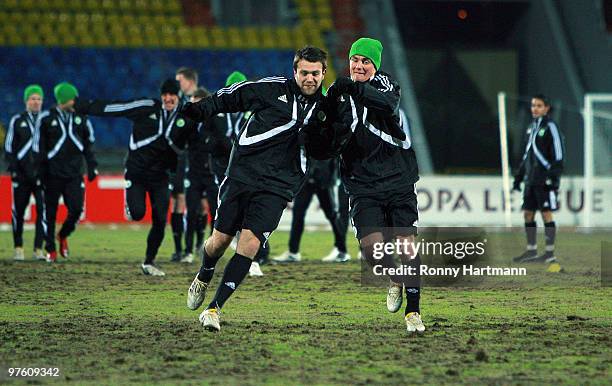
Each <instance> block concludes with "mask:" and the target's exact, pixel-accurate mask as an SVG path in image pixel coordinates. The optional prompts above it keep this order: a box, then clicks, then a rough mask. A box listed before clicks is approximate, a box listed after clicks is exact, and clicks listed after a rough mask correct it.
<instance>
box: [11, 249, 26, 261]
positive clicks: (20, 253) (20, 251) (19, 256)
mask: <svg viewBox="0 0 612 386" xmlns="http://www.w3.org/2000/svg"><path fill="white" fill-rule="evenodd" d="M13 260H15V261H24V260H25V255H24V253H23V248H21V247H17V248H15V256H13Z"/></svg>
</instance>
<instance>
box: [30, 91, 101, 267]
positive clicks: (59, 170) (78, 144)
mask: <svg viewBox="0 0 612 386" xmlns="http://www.w3.org/2000/svg"><path fill="white" fill-rule="evenodd" d="M53 94H54V95H55V100H56V101H57V105H56V106H55V108H53V109H51V110H50V111H49V114H48V115H46V116H45V117H43V118H42V120H41V122H40V130H39V132H38V135H37V136H36V139H35V141H34V145H33V147H34V151H35V152H37V153H38V154H39V163H40V165H41V166H40V167H41V175H42V182H43V186H44V190H45V212H46V218H45V220H46V225H47V232H46V235H45V239H46V240H45V241H46V243H45V244H46V245H45V249H46V250H47V252H48V260H49V261H50V262H54V261H55V260H56V259H57V252H56V248H55V247H56V246H55V238H54V237H55V219H56V215H57V208H58V205H59V198H60V196H62V197H63V198H64V204H65V205H66V207H67V208H68V216H67V217H66V220H65V221H64V223H63V224H62V227H61V229H60V231H59V232H58V233H57V239H58V241H59V244H60V251H59V252H60V254H61V255H62V256H63V257H68V254H69V250H68V236H70V235H71V234H72V232H74V230H75V229H76V224H77V223H78V222H79V219H80V217H81V213H83V202H84V195H85V183H84V181H83V171H82V168H83V158H85V162H86V165H87V179H88V180H89V181H90V182H91V181H93V180H94V179H95V178H96V177H97V175H98V171H97V169H96V167H97V165H98V162H97V161H96V157H95V154H94V150H93V147H94V142H95V137H94V130H93V126H92V125H91V122H90V121H89V119H87V116H86V115H83V114H78V113H75V112H74V103H75V101H74V100H75V98H76V97H77V96H78V95H79V93H78V91H77V89H76V87H74V85H72V84H70V83H68V82H61V83H58V84H57V85H56V86H55V87H54V89H53Z"/></svg>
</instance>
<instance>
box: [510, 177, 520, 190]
mask: <svg viewBox="0 0 612 386" xmlns="http://www.w3.org/2000/svg"><path fill="white" fill-rule="evenodd" d="M521 182H523V179H522V178H521V177H520V176H516V177H514V182H513V183H512V191H517V192H520V191H521Z"/></svg>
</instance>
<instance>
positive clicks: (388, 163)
mask: <svg viewBox="0 0 612 386" xmlns="http://www.w3.org/2000/svg"><path fill="white" fill-rule="evenodd" d="M381 53H382V44H381V43H380V42H379V41H378V40H375V39H370V38H361V39H358V40H357V41H356V42H355V43H353V45H352V46H351V50H350V53H349V65H350V74H351V78H345V77H341V78H338V79H337V80H336V82H335V83H334V84H333V85H332V86H331V87H330V89H329V91H328V93H327V98H326V103H325V105H326V109H327V111H326V114H325V115H326V120H329V121H330V123H331V124H332V127H331V130H324V131H323V132H322V134H323V135H324V136H327V139H323V140H322V141H321V140H320V141H318V142H315V141H313V142H309V144H310V145H309V146H307V149H311V148H313V147H315V148H316V147H317V146H320V145H319V144H320V143H327V144H330V143H331V144H332V145H333V146H331V149H332V150H335V151H336V152H337V151H340V152H341V160H342V162H341V170H340V172H341V176H342V182H343V184H344V187H345V188H346V190H347V192H348V194H349V198H350V211H351V219H352V223H353V228H354V230H355V234H356V236H357V239H358V240H359V244H360V248H361V251H362V254H363V257H364V258H365V260H366V261H367V262H368V263H370V264H371V265H372V264H378V263H375V262H374V259H373V248H374V245H375V244H377V243H381V242H385V241H392V240H395V239H399V240H400V241H401V242H403V240H406V241H407V242H409V243H410V242H412V241H413V240H414V235H416V232H417V223H418V218H419V216H418V209H417V196H416V185H415V184H416V182H417V181H418V179H419V174H418V167H417V162H416V156H415V153H414V150H413V149H412V144H411V140H410V137H409V131H408V123H407V122H402V119H401V118H400V114H399V101H400V88H399V85H398V84H397V83H396V82H395V81H394V80H393V79H392V78H391V77H390V76H389V75H388V74H386V73H384V72H382V71H380V62H381ZM330 123H328V124H330ZM338 124H339V126H338ZM317 152H318V151H317V150H316V149H312V150H310V154H315V153H317ZM323 153H324V151H323ZM385 228H394V229H393V231H394V232H393V234H387V233H388V232H386V230H385ZM400 257H401V258H402V261H403V262H404V263H405V264H410V265H413V266H416V267H418V266H419V265H420V257H419V255H418V254H417V255H415V254H414V252H412V253H409V254H408V255H401V256H400ZM382 264H384V265H386V266H393V265H394V263H393V259H392V256H388V255H387V256H385V257H384V258H383V261H382ZM417 272H418V269H417ZM403 288H405V290H406V300H407V304H406V309H405V313H404V315H405V317H404V319H405V322H406V327H407V330H408V332H415V331H418V332H422V331H424V330H425V326H424V325H423V323H422V321H421V316H420V308H419V303H420V281H419V278H418V277H415V278H412V279H410V280H407V278H402V277H392V278H391V282H390V286H389V291H388V294H387V309H388V310H389V311H390V312H397V311H398V310H399V308H400V307H401V304H402V289H403Z"/></svg>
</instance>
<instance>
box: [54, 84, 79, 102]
mask: <svg viewBox="0 0 612 386" xmlns="http://www.w3.org/2000/svg"><path fill="white" fill-rule="evenodd" d="M53 93H54V94H55V100H56V101H57V103H59V104H60V105H63V104H64V103H66V102H68V101H70V100H72V99H74V98H76V97H78V96H79V91H78V90H77V89H76V87H74V86H73V85H72V84H70V83H68V82H62V83H58V84H57V85H56V86H55V88H54V89H53Z"/></svg>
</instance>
